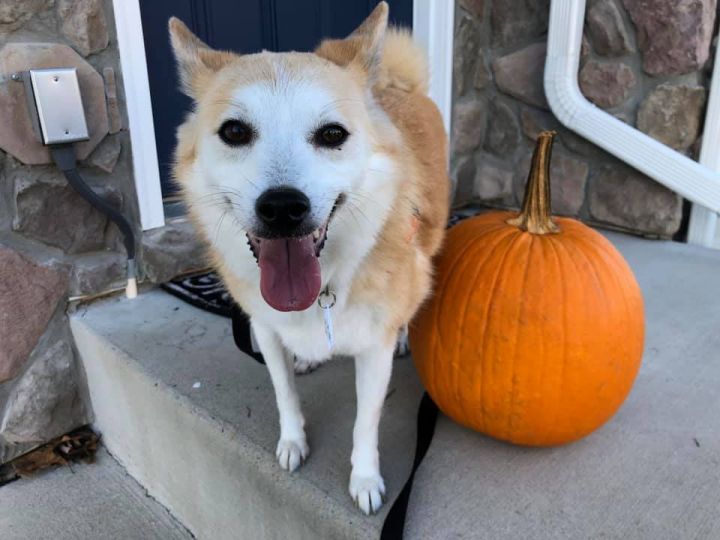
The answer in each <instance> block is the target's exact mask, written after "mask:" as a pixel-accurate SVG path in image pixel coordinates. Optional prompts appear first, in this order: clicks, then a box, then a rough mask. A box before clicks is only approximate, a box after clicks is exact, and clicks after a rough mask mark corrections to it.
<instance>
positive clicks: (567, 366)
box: [410, 132, 644, 446]
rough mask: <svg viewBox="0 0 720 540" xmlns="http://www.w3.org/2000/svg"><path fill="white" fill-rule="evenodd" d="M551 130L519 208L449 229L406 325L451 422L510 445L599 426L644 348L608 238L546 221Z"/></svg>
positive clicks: (548, 440) (636, 297)
mask: <svg viewBox="0 0 720 540" xmlns="http://www.w3.org/2000/svg"><path fill="white" fill-rule="evenodd" d="M553 137H554V133H551V132H544V133H542V134H541V135H540V137H539V139H538V144H537V147H536V149H535V154H534V155H533V161H532V168H531V171H530V175H529V178H528V184H527V187H526V192H525V200H524V202H523V207H522V211H521V212H520V214H519V215H517V213H513V212H499V211H493V212H488V213H486V214H481V215H479V216H477V217H474V218H471V219H468V220H466V221H464V222H462V223H460V224H459V225H457V226H455V227H454V228H452V229H451V230H450V231H449V233H448V236H447V240H446V243H445V246H444V248H443V252H442V254H441V256H440V257H439V260H438V261H437V272H436V287H435V290H436V293H435V295H434V297H433V298H432V299H431V300H430V301H429V302H428V303H427V304H426V305H425V306H424V307H423V308H422V309H421V311H420V312H419V313H418V315H417V317H416V319H415V320H414V321H413V324H412V325H411V328H410V344H411V349H412V352H413V358H414V360H415V364H416V366H417V369H418V372H419V374H420V378H421V379H422V382H423V383H424V385H425V388H426V389H427V391H428V392H429V393H430V396H431V397H432V398H433V400H434V401H435V403H437V405H438V407H439V408H440V409H441V410H442V411H443V412H444V413H445V414H447V415H448V416H450V417H451V418H453V419H454V420H455V421H457V422H459V423H460V424H463V425H465V426H468V427H470V428H472V429H475V430H477V431H480V432H482V433H485V434H487V435H490V436H492V437H495V438H498V439H501V440H504V441H508V442H511V443H516V444H522V445H531V446H550V445H557V444H563V443H567V442H570V441H574V440H577V439H579V438H581V437H583V436H585V435H587V434H588V433H590V432H592V431H593V430H595V429H597V428H598V427H599V426H601V425H602V424H603V423H605V422H606V421H607V420H608V419H609V418H610V417H611V416H612V415H613V414H614V413H615V411H617V409H618V408H619V407H620V405H621V404H622V403H623V401H624V400H625V398H626V397H627V395H628V393H629V392H630V389H631V387H632V384H633V381H634V380H635V376H636V375H637V372H638V369H639V367H640V359H641V357H642V351H643V334H644V321H643V303H642V296H641V293H640V288H639V287H638V284H637V282H636V280H635V277H634V276H633V273H632V271H631V270H630V268H629V267H628V265H627V263H626V262H625V260H624V259H623V257H622V256H621V255H620V253H619V252H618V251H617V250H616V249H615V248H614V247H613V246H612V244H611V243H610V242H609V241H608V240H606V239H605V238H604V237H603V236H601V235H600V234H598V233H597V232H595V231H594V230H592V229H591V228H589V227H587V226H585V225H583V224H582V223H580V222H579V221H576V220H574V219H568V218H556V219H554V218H552V217H551V216H550V180H549V165H550V155H551V149H552V141H553Z"/></svg>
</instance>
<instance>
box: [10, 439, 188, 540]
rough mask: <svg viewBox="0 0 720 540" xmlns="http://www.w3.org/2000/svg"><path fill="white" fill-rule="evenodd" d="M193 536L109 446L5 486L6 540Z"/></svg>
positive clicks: (151, 539) (133, 539) (175, 539)
mask: <svg viewBox="0 0 720 540" xmlns="http://www.w3.org/2000/svg"><path fill="white" fill-rule="evenodd" d="M192 537H193V536H192V535H191V534H190V532H188V530H187V529H185V527H183V526H182V525H180V524H179V523H178V522H177V520H176V519H175V518H173V517H172V516H171V515H170V514H169V513H168V511H167V510H166V509H165V508H164V507H163V506H162V505H161V504H159V503H157V502H156V501H155V500H154V499H152V498H151V497H149V496H148V494H147V492H146V491H145V489H144V488H143V487H141V486H140V485H139V484H138V483H137V482H136V481H135V480H134V479H133V478H131V477H130V476H129V475H128V474H127V472H125V469H123V468H122V467H121V466H120V465H119V464H118V463H117V462H116V461H115V460H114V459H113V458H112V456H110V455H109V454H108V453H107V451H106V450H105V449H104V448H101V449H100V450H99V451H98V454H97V460H96V462H95V463H94V464H92V465H86V464H80V463H78V464H73V466H72V468H70V467H62V468H58V469H52V470H48V471H45V472H43V473H39V474H37V475H35V476H33V477H31V478H22V479H20V480H17V481H15V482H12V483H11V484H6V485H5V486H3V487H0V538H2V539H3V540H78V539H79V538H88V539H90V538H92V539H93V540H140V539H143V540H190V539H191V538H192Z"/></svg>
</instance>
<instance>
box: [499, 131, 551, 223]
mask: <svg viewBox="0 0 720 540" xmlns="http://www.w3.org/2000/svg"><path fill="white" fill-rule="evenodd" d="M555 135H557V133H556V132H555V131H543V132H542V133H540V135H539V136H538V140H537V144H536V145H535V152H534V153H533V157H532V165H531V166H530V174H529V175H528V179H527V184H526V185H525V197H524V198H523V204H522V210H521V211H520V214H519V215H518V216H517V217H515V218H512V219H509V220H508V221H507V222H508V224H509V225H514V226H516V227H520V228H521V229H522V230H523V231H527V232H529V233H531V234H554V233H559V232H560V228H559V227H558V226H557V224H556V223H555V222H554V221H553V219H552V216H551V215H550V157H551V155H552V145H553V139H554V138H555Z"/></svg>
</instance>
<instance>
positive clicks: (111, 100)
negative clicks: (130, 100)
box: [102, 67, 122, 133]
mask: <svg viewBox="0 0 720 540" xmlns="http://www.w3.org/2000/svg"><path fill="white" fill-rule="evenodd" d="M102 76H103V80H104V81H105V97H106V98H107V107H108V120H109V121H110V128H109V131H110V133H117V132H118V131H120V130H121V129H122V116H121V115H120V104H119V101H118V95H117V80H116V78H115V70H114V69H113V68H111V67H106V68H103V72H102Z"/></svg>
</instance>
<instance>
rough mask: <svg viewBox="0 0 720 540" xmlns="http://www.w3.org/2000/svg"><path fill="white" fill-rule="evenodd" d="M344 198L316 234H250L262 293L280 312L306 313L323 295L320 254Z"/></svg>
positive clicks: (251, 248)
mask: <svg viewBox="0 0 720 540" xmlns="http://www.w3.org/2000/svg"><path fill="white" fill-rule="evenodd" d="M343 201H344V196H343V195H340V196H339V197H338V198H337V199H336V200H335V204H334V205H333V208H332V210H331V211H330V214H329V215H328V218H327V219H326V220H325V223H323V224H322V225H320V226H319V227H318V228H316V229H315V230H313V231H312V232H310V233H308V234H305V235H301V236H291V237H282V238H263V237H261V236H258V235H255V234H253V233H250V232H248V233H247V238H248V245H249V246H250V250H251V251H252V253H253V255H254V256H255V260H256V261H257V263H258V266H259V267H260V292H261V294H262V296H263V298H264V299H265V301H266V302H267V303H268V304H269V305H270V306H271V307H273V308H275V309H277V310H278V311H303V310H305V309H307V308H309V307H310V306H312V305H313V303H314V302H315V299H316V298H317V297H318V295H319V294H320V287H321V286H322V275H321V270H320V254H321V253H322V250H323V248H324V247H325V242H326V240H327V233H328V227H329V225H330V220H331V219H332V217H333V215H334V214H335V211H336V210H337V208H338V207H339V206H340V205H341V204H342V203H343Z"/></svg>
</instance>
